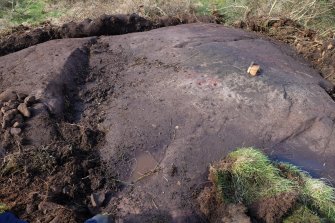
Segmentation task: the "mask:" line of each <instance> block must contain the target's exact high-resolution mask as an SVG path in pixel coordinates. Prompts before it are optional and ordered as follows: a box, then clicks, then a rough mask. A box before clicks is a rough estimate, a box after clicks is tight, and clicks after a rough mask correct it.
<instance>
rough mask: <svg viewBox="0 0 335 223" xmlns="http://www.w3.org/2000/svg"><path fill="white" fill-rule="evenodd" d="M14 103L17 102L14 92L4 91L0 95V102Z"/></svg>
mask: <svg viewBox="0 0 335 223" xmlns="http://www.w3.org/2000/svg"><path fill="white" fill-rule="evenodd" d="M10 100H12V101H15V100H17V95H16V92H15V91H12V90H5V91H4V92H2V93H1V94H0V101H2V102H6V101H10Z"/></svg>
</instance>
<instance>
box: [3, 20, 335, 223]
mask: <svg viewBox="0 0 335 223" xmlns="http://www.w3.org/2000/svg"><path fill="white" fill-rule="evenodd" d="M252 61H253V62H255V63H258V64H260V66H261V68H262V71H261V73H260V75H258V76H256V77H250V76H248V74H247V73H246V70H247V68H248V66H249V65H250V63H251V62H252ZM0 77H1V79H0V90H1V91H4V90H6V89H8V88H10V89H12V90H17V91H19V90H20V91H23V92H24V93H27V94H34V95H37V96H38V97H39V99H40V100H41V101H42V102H43V103H44V104H45V106H46V108H47V109H48V110H49V111H50V112H51V113H52V114H54V115H56V116H58V117H62V114H63V113H64V101H65V102H66V99H68V98H67V97H71V98H70V99H71V100H70V101H71V103H72V102H73V103H72V104H73V105H75V106H77V107H76V109H74V110H72V111H74V113H75V114H74V116H73V117H74V118H73V121H74V122H75V121H78V119H80V118H85V119H86V120H88V121H89V122H92V123H95V124H96V125H97V126H98V127H99V129H100V130H101V131H103V132H105V134H106V135H105V142H104V143H103V145H102V146H100V148H99V150H100V154H101V157H102V159H103V160H104V161H106V162H107V163H108V164H109V168H110V169H112V170H113V171H114V172H115V176H116V178H115V179H116V180H118V181H120V182H123V183H124V184H125V187H124V188H123V190H121V191H120V192H119V193H118V194H116V195H115V196H114V197H113V198H112V199H111V200H110V202H109V203H108V205H106V207H105V211H109V212H110V211H113V210H117V211H116V212H115V213H116V217H117V218H122V219H124V220H125V222H145V221H149V222H150V221H151V220H152V219H155V218H156V217H157V216H159V218H160V219H161V218H162V216H165V218H166V219H167V221H171V219H173V221H175V222H186V221H191V222H194V221H195V220H194V218H196V219H198V221H201V218H200V217H197V208H196V205H195V200H194V198H195V197H196V195H197V192H198V191H199V189H200V188H202V187H203V186H204V184H205V183H206V182H207V179H206V176H207V170H208V165H209V164H210V163H211V162H214V161H217V160H220V159H222V158H223V157H224V156H225V155H226V154H227V153H228V152H229V151H232V150H233V149H235V148H237V147H242V146H254V147H257V148H260V149H262V150H263V151H265V152H266V153H267V154H268V155H270V156H271V157H272V158H273V159H279V160H285V161H290V162H292V163H294V164H296V165H298V166H301V167H302V168H303V169H305V170H308V171H310V172H311V173H312V174H314V175H315V176H319V177H325V178H328V179H329V180H331V181H334V179H335V172H334V169H335V162H334V160H335V131H334V129H335V102H334V101H333V100H332V99H331V97H330V96H329V95H328V94H327V93H326V91H325V89H326V90H329V89H330V88H332V87H333V86H332V85H331V84H329V83H328V82H326V81H325V80H323V79H322V78H321V77H320V76H319V74H318V72H317V71H315V70H313V69H312V68H311V67H310V65H309V64H308V63H307V62H305V61H304V60H303V59H301V58H300V57H299V56H297V55H296V54H295V53H294V52H293V50H291V49H290V48H288V47H287V46H285V45H283V44H281V43H278V42H273V41H271V40H269V39H266V38H264V37H262V36H258V35H256V34H253V33H247V32H244V31H242V30H238V29H232V28H227V27H223V26H220V25H214V24H189V25H180V26H175V27H168V28H161V29H157V30H153V31H149V32H143V33H133V34H126V35H120V36H106V37H99V38H88V39H71V40H69V39H63V40H57V41H49V42H46V43H43V44H40V45H37V46H33V47H30V48H28V49H25V50H22V51H19V52H16V53H13V54H10V55H7V56H3V57H1V58H0ZM78 79H79V80H81V81H80V83H79V84H78ZM66 92H67V94H65V93H66ZM69 92H70V93H69ZM65 107H66V106H65ZM32 121H33V119H32V120H31V121H30V122H32ZM32 126H33V125H32ZM40 127H41V126H40ZM44 127H45V128H48V126H44ZM41 142H43V140H39V141H38V143H41ZM44 143H45V142H44ZM199 219H200V220H199Z"/></svg>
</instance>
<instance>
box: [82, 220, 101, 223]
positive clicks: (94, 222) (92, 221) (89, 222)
mask: <svg viewBox="0 0 335 223" xmlns="http://www.w3.org/2000/svg"><path fill="white" fill-rule="evenodd" d="M85 223H98V222H97V221H96V220H94V219H88V220H86V221H85Z"/></svg>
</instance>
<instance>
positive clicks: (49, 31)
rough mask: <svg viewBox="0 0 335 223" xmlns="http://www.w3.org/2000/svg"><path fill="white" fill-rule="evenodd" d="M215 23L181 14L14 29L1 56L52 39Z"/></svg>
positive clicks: (0, 41)
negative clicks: (154, 17)
mask: <svg viewBox="0 0 335 223" xmlns="http://www.w3.org/2000/svg"><path fill="white" fill-rule="evenodd" d="M198 21H203V22H214V21H215V19H214V18H212V17H206V16H202V17H199V18H195V17H191V16H187V15H184V16H182V17H181V18H175V17H160V18H157V19H155V20H148V19H146V18H143V17H140V16H138V15H137V14H132V15H102V16H100V17H99V18H97V19H94V20H91V19H85V20H84V21H82V22H80V23H76V22H69V23H66V24H63V25H62V26H60V27H59V26H55V25H52V24H51V23H49V22H45V23H42V24H41V26H40V27H37V28H30V27H26V26H23V25H21V26H18V27H14V28H13V30H11V32H8V33H7V34H5V35H3V36H2V37H1V38H0V56H3V55H6V54H9V53H12V52H16V51H18V50H22V49H25V48H27V47H29V46H34V45H36V44H39V43H43V42H46V41H49V40H52V39H63V38H81V37H90V36H101V35H121V34H126V33H132V32H142V31H148V30H151V29H156V28H160V27H166V26H173V25H178V24H185V23H193V22H198Z"/></svg>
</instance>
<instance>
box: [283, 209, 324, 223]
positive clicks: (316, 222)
mask: <svg viewBox="0 0 335 223" xmlns="http://www.w3.org/2000/svg"><path fill="white" fill-rule="evenodd" d="M283 223H321V219H320V217H319V216H318V215H317V214H315V213H313V211H311V210H310V209H309V208H308V207H307V206H300V207H299V208H297V209H296V210H294V211H293V212H292V214H291V215H290V216H289V217H287V218H285V219H284V220H283Z"/></svg>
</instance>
